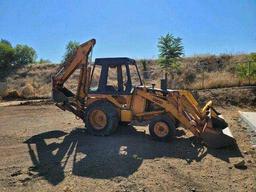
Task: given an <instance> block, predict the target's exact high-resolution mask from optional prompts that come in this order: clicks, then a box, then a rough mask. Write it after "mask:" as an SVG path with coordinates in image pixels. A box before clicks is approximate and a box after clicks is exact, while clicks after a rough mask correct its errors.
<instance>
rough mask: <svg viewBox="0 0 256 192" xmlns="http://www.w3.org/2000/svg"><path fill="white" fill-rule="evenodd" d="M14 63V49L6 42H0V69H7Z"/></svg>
mask: <svg viewBox="0 0 256 192" xmlns="http://www.w3.org/2000/svg"><path fill="white" fill-rule="evenodd" d="M13 61H14V49H13V48H12V45H11V43H10V42H9V41H7V40H3V39H2V40H1V41H0V69H1V68H9V67H10V66H11V64H12V62H13Z"/></svg>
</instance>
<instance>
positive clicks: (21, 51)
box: [14, 44, 37, 66]
mask: <svg viewBox="0 0 256 192" xmlns="http://www.w3.org/2000/svg"><path fill="white" fill-rule="evenodd" d="M36 57H37V55H36V51H35V50H34V49H33V48H32V47H29V46H27V45H20V44H18V45H16V47H15V54H14V58H15V65H16V66H22V65H27V64H30V63H33V62H35V60H36Z"/></svg>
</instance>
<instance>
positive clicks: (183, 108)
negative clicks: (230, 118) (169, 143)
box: [137, 87, 235, 148]
mask: <svg viewBox="0 0 256 192" xmlns="http://www.w3.org/2000/svg"><path fill="white" fill-rule="evenodd" d="M137 94H138V95H139V96H141V97H142V98H145V99H146V100H148V101H150V102H153V103H155V104H157V105H158V106H160V107H162V108H163V109H164V111H165V112H166V113H167V114H169V115H170V116H172V117H174V118H175V119H177V120H178V121H179V122H180V123H181V124H182V125H183V127H184V128H186V129H188V130H190V131H191V132H192V133H193V134H194V135H195V136H197V137H200V138H202V139H203V141H204V142H205V143H207V145H208V146H210V147H214V148H220V147H224V146H229V145H233V144H234V143H235V139H234V138H233V135H232V133H231V132H230V130H229V128H228V125H227V123H226V122H225V121H224V119H222V116H221V114H220V113H218V112H217V111H216V110H215V109H214V108H213V106H212V102H211V101H209V102H208V103H207V104H206V105H205V106H204V107H203V108H201V107H199V105H198V103H197V101H196V100H195V98H194V97H193V95H192V94H191V93H190V92H188V91H185V90H181V91H170V92H169V93H168V94H167V96H166V97H161V96H160V95H158V94H156V93H154V92H152V91H149V90H147V89H146V88H141V87H140V88H138V89H137Z"/></svg>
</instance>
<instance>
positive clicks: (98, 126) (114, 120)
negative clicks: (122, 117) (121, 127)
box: [84, 101, 119, 136]
mask: <svg viewBox="0 0 256 192" xmlns="http://www.w3.org/2000/svg"><path fill="white" fill-rule="evenodd" d="M84 122H85V125H86V127H87V130H88V131H89V132H90V133H91V134H93V135H99V136H106V135H110V134H111V133H113V132H115V130H116V129H117V126H118V122H119V118H118V112H117V110H116V108H115V107H114V106H113V105H112V104H111V103H109V102H107V101H95V102H94V103H92V104H90V105H89V106H88V107H87V108H86V110H85V115H84Z"/></svg>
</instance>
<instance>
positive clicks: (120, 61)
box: [94, 57, 135, 67]
mask: <svg viewBox="0 0 256 192" xmlns="http://www.w3.org/2000/svg"><path fill="white" fill-rule="evenodd" d="M94 64H95V65H111V66H112V67H113V66H118V65H134V64H135V60H134V59H130V58H128V57H110V58H96V59H95V62H94Z"/></svg>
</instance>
